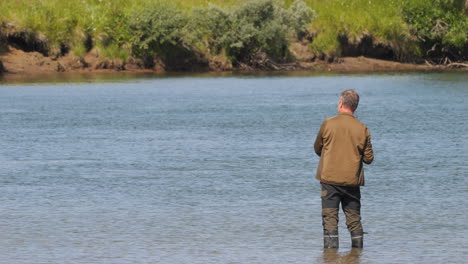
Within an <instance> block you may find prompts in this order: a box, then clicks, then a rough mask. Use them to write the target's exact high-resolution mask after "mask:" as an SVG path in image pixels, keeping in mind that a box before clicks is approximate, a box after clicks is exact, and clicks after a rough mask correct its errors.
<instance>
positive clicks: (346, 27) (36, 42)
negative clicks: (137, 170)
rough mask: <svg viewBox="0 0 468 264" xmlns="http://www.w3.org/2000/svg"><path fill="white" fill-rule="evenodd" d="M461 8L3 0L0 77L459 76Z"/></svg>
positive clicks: (467, 16)
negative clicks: (296, 73) (423, 73)
mask: <svg viewBox="0 0 468 264" xmlns="http://www.w3.org/2000/svg"><path fill="white" fill-rule="evenodd" d="M467 3H468V2H466V1H464V0H463V1H462V0H454V1H435V2H427V1H424V0H414V1H403V0H395V1H385V0H375V1H374V0H373V1H367V0H350V1H342V0H330V1H325V2H324V1H318V0H294V1H292V0H284V1H275V0H239V1H232V0H229V1H225V0H223V1H221V0H193V1H183V0H174V1H169V0H158V1H153V0H151V1H150V0H135V1H130V0H112V1H110V0H103V1H94V0H70V1H67V2H63V1H58V0H44V1H7V2H6V3H4V5H2V12H1V13H0V72H9V73H16V74H21V73H24V74H36V73H37V74H42V73H51V72H80V71H85V72H96V71H99V72H101V71H104V72H107V71H109V72H118V71H129V72H139V71H145V72H146V71H148V72H225V71H228V72H230V71H242V72H251V71H253V72H259V71H298V70H301V71H302V70H306V71H337V72H373V71H442V70H444V71H445V70H458V69H456V68H466V65H467V61H468V35H467V34H466V28H467V26H468V5H467ZM348 57H351V58H348ZM365 58H372V59H369V60H367V59H365ZM375 59H377V60H375ZM462 70H463V69H462Z"/></svg>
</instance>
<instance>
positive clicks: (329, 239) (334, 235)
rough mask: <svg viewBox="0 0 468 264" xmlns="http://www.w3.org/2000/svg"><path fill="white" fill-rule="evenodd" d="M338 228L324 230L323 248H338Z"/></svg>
mask: <svg viewBox="0 0 468 264" xmlns="http://www.w3.org/2000/svg"><path fill="white" fill-rule="evenodd" d="M338 246H339V242H338V230H326V229H324V230H323V248H338Z"/></svg>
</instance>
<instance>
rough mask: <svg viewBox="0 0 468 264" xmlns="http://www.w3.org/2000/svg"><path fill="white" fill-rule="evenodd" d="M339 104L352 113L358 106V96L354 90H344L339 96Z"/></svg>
mask: <svg viewBox="0 0 468 264" xmlns="http://www.w3.org/2000/svg"><path fill="white" fill-rule="evenodd" d="M340 102H341V103H342V104H343V105H344V106H345V107H346V108H348V109H349V110H351V111H353V112H354V111H356V109H357V107H358V105H359V94H358V93H357V92H356V91H355V90H354V89H348V90H344V91H342V92H341V94H340Z"/></svg>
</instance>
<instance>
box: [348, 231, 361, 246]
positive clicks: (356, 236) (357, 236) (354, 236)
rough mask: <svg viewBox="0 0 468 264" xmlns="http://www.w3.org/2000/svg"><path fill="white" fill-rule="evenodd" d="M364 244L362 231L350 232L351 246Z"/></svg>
mask: <svg viewBox="0 0 468 264" xmlns="http://www.w3.org/2000/svg"><path fill="white" fill-rule="evenodd" d="M363 246H364V233H363V232H351V247H353V248H363Z"/></svg>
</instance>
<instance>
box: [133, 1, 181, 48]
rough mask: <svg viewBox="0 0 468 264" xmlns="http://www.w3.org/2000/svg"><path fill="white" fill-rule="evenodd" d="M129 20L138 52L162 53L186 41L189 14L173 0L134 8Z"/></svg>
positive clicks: (134, 46)
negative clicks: (172, 1)
mask: <svg viewBox="0 0 468 264" xmlns="http://www.w3.org/2000/svg"><path fill="white" fill-rule="evenodd" d="M129 21H130V22H129V28H130V32H132V37H131V39H130V42H131V45H132V50H133V54H135V55H136V56H140V57H152V56H155V55H159V56H162V55H164V54H165V53H166V52H170V48H171V47H174V46H183V45H184V35H185V27H186V25H187V22H188V19H187V15H186V14H184V13H183V12H182V10H181V9H179V8H178V7H177V6H176V5H175V4H173V3H171V2H167V1H155V2H150V3H148V4H147V5H145V6H143V7H142V9H140V10H137V11H134V12H133V13H132V15H131V16H130V19H129Z"/></svg>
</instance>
